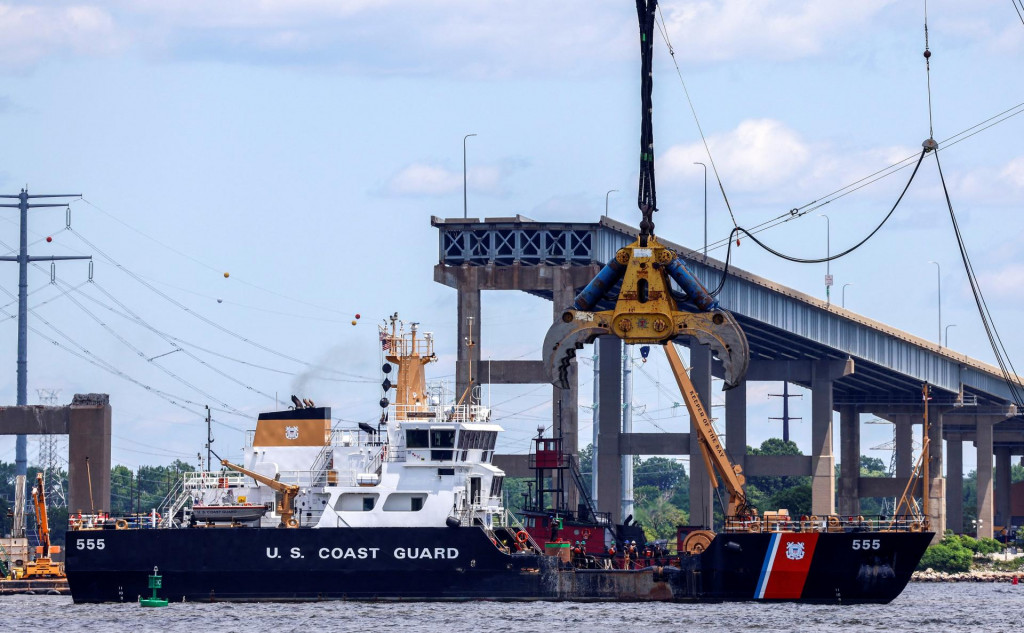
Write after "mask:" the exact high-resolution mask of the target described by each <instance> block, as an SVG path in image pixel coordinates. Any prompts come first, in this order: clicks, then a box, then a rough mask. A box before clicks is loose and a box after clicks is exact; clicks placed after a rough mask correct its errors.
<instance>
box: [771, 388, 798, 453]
mask: <svg viewBox="0 0 1024 633" xmlns="http://www.w3.org/2000/svg"><path fill="white" fill-rule="evenodd" d="M768 397H769V398H782V417H781V418H778V417H769V418H768V419H769V420H782V441H783V442H788V441H789V422H790V420H802V419H803V418H794V417H791V416H790V415H789V399H790V398H803V397H804V396H803V394H800V393H789V383H788V382H783V383H782V393H770V394H768Z"/></svg>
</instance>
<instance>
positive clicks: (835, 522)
mask: <svg viewBox="0 0 1024 633" xmlns="http://www.w3.org/2000/svg"><path fill="white" fill-rule="evenodd" d="M839 525H840V522H839V517H837V516H830V517H829V518H828V527H829V529H830V530H833V529H835V528H838V527H839Z"/></svg>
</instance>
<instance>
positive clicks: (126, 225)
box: [73, 196, 349, 315]
mask: <svg viewBox="0 0 1024 633" xmlns="http://www.w3.org/2000/svg"><path fill="white" fill-rule="evenodd" d="M78 199H79V200H81V201H82V202H84V203H85V204H87V205H89V206H90V207H92V208H93V209H95V210H97V211H99V212H100V213H102V214H103V215H105V216H107V217H108V218H110V219H112V220H114V221H115V222H117V223H118V224H120V225H122V226H124V227H126V228H128V229H129V230H132V231H134V232H136V233H138V234H139V235H141V236H143V237H145V238H146V239H148V240H150V241H152V242H154V243H155V244H158V245H160V246H162V247H163V248H166V249H167V250H169V251H171V252H172V253H174V254H176V255H179V256H181V257H184V258H185V259H187V260H189V261H191V262H194V263H196V264H199V265H200V266H202V267H203V268H206V269H208V270H212V271H215V272H221V271H219V270H218V269H217V268H214V267H213V266H211V265H210V264H207V263H206V262H204V261H202V260H200V259H197V258H195V257H193V256H191V255H189V254H188V253H185V252H183V251H180V250H178V249H177V248H174V247H173V246H170V245H168V244H165V243H163V242H161V241H160V240H158V239H156V238H155V237H153V236H152V235H149V234H148V233H144V232H143V231H141V230H139V229H137V228H135V227H134V226H132V225H130V224H128V223H127V222H125V221H124V220H122V219H120V218H118V217H117V216H115V215H114V214H112V213H110V212H109V211H106V210H105V209H102V208H100V207H99V206H98V205H96V204H94V203H92V202H90V201H89V200H86V199H85V198H83V197H81V196H79V198H78ZM73 202H74V201H73ZM235 281H237V282H238V283H240V284H244V285H246V286H250V287H252V288H256V289H257V290H262V291H263V292H266V293H268V294H272V295H275V296H277V297H281V298H282V299H288V300H289V301H292V302H295V303H301V304H303V305H307V306H310V307H313V308H317V309H319V310H324V311H326V312H334V313H337V314H343V315H347V314H349V313H348V312H346V311H343V310H338V309H336V308H327V307H324V306H321V305H317V304H315V303H311V302H309V301H305V300H303V299H298V298H295V297H289V296H287V295H284V294H281V293H279V292H276V291H274V290H270V289H269V288H264V287H262V286H258V285H256V284H254V283H252V282H248V281H244V280H242V279H237V278H236V279H235Z"/></svg>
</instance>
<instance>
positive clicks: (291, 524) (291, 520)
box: [288, 517, 299, 527]
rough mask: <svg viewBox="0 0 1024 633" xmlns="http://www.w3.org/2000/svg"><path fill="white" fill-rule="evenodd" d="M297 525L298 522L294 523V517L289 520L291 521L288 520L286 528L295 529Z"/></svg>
mask: <svg viewBox="0 0 1024 633" xmlns="http://www.w3.org/2000/svg"><path fill="white" fill-rule="evenodd" d="M298 525H299V522H298V521H296V520H295V518H294V517H293V518H291V519H288V527H297V526H298Z"/></svg>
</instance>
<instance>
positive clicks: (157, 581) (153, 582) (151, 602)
mask: <svg viewBox="0 0 1024 633" xmlns="http://www.w3.org/2000/svg"><path fill="white" fill-rule="evenodd" d="M158 572H159V570H158V569H157V568H156V567H154V568H153V575H152V576H150V577H149V588H150V589H152V590H153V595H152V596H150V597H149V598H139V606H143V607H166V606H167V600H165V599H163V598H158V597H157V595H156V590H157V589H160V588H162V587H163V586H164V577H163V576H161V575H160V574H159V573H158Z"/></svg>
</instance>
